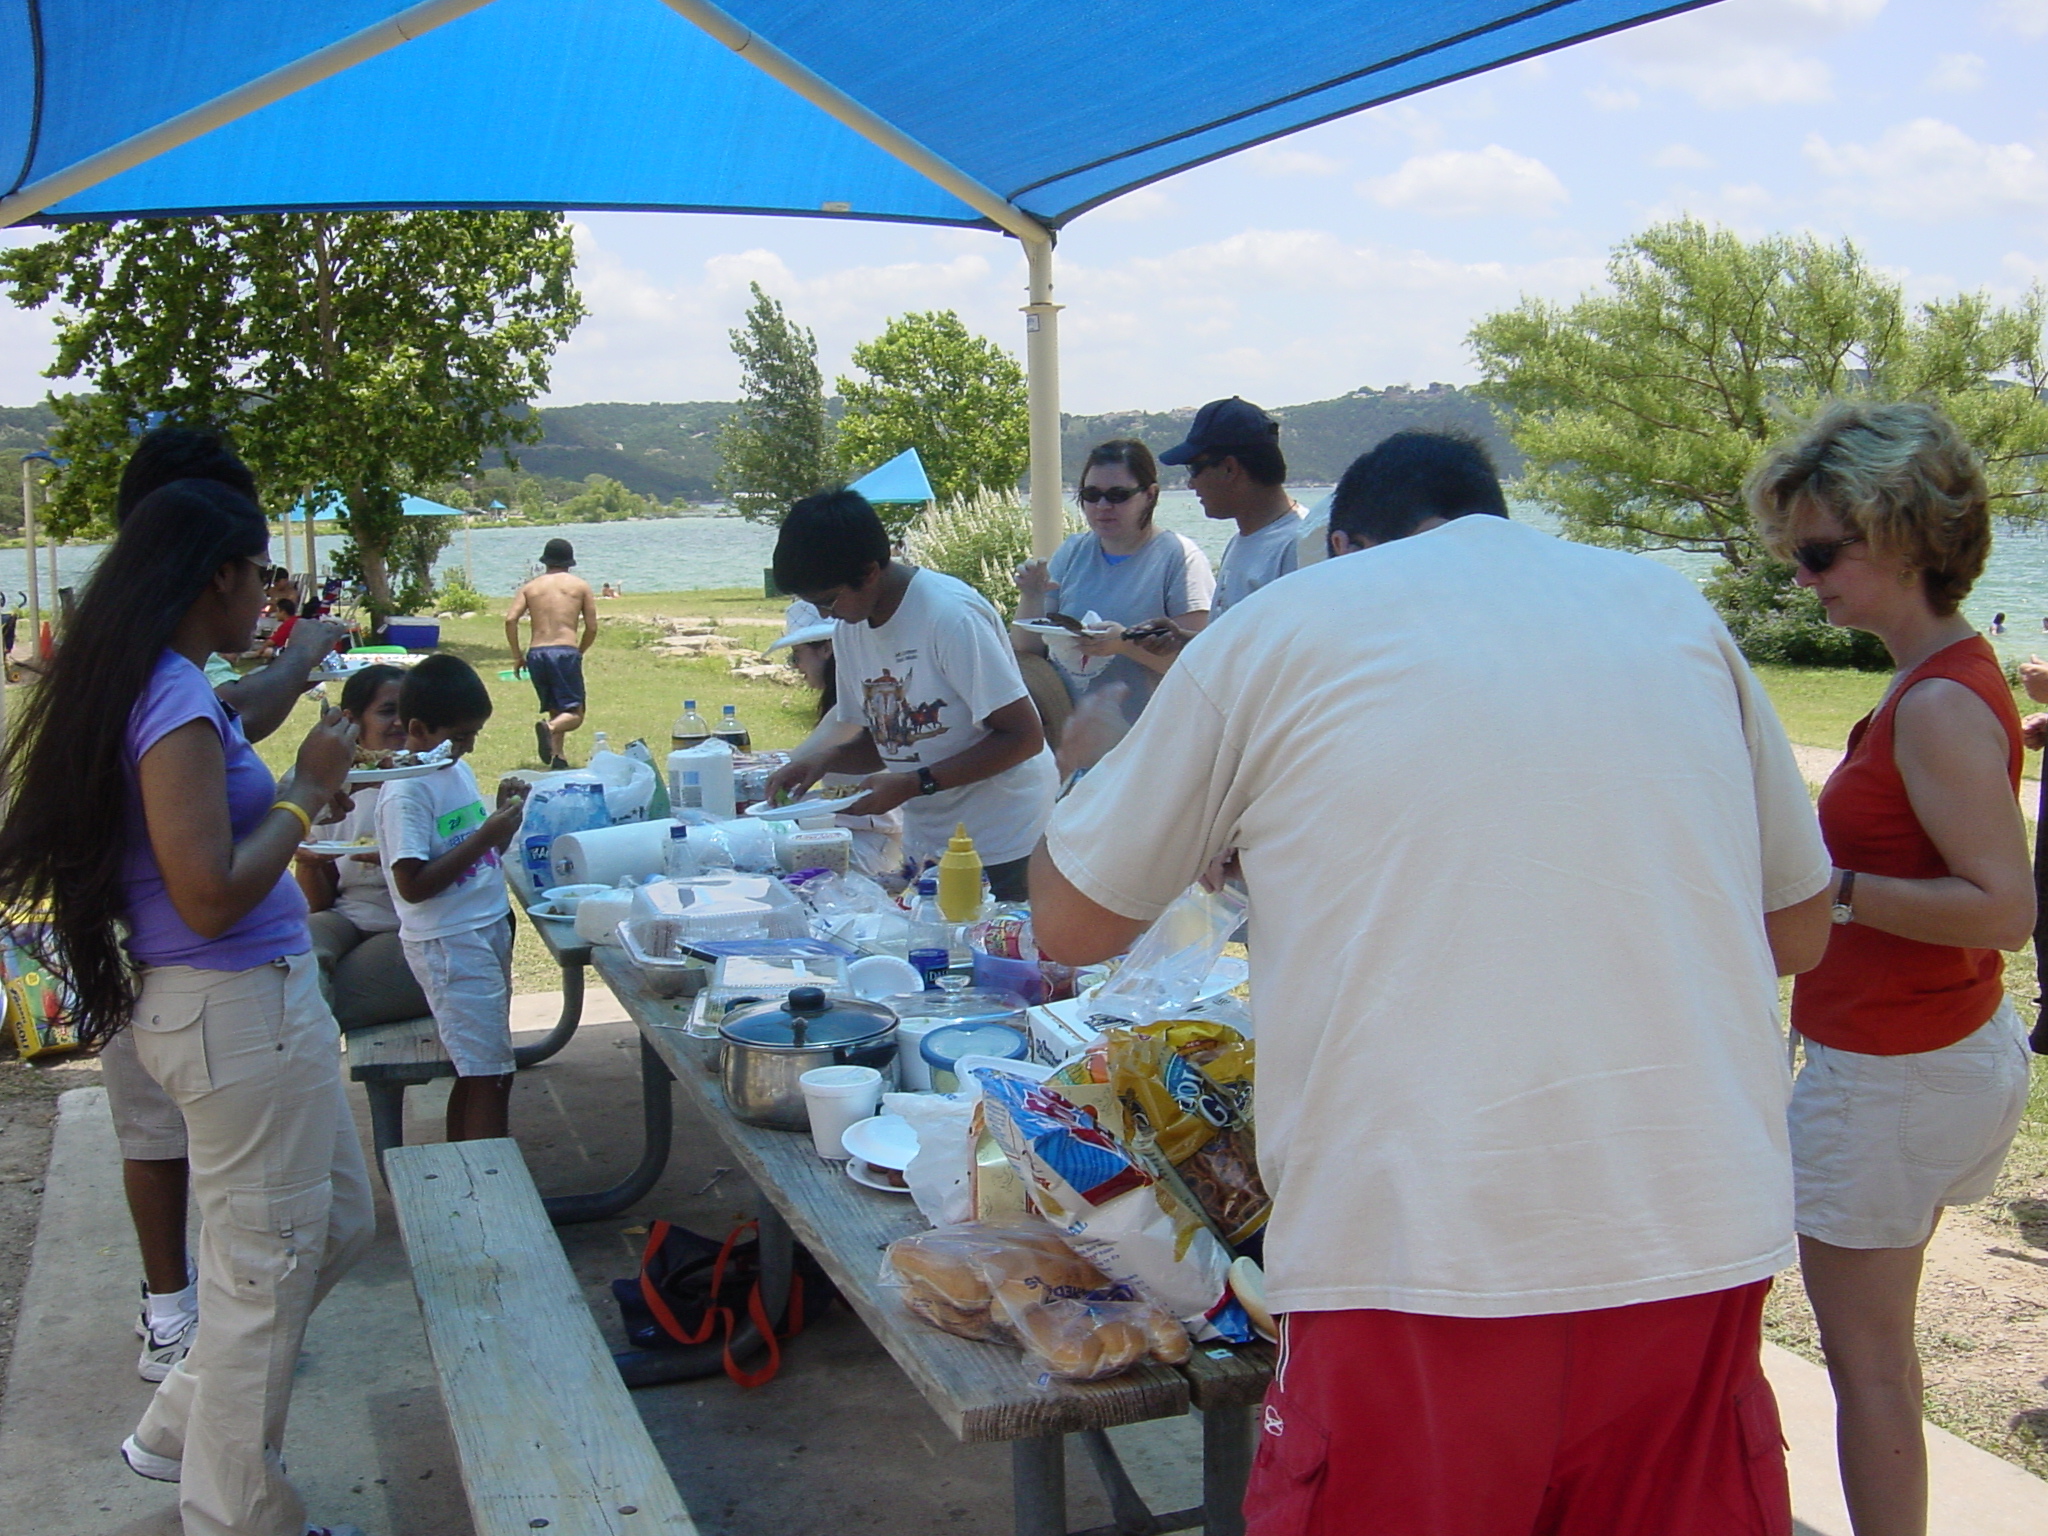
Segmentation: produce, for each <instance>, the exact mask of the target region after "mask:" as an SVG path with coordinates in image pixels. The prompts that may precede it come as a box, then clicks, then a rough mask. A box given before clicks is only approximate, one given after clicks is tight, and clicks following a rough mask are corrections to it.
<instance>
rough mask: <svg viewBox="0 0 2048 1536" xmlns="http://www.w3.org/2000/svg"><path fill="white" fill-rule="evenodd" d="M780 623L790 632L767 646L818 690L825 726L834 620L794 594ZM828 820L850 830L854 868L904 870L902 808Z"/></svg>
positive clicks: (872, 872) (835, 673)
mask: <svg viewBox="0 0 2048 1536" xmlns="http://www.w3.org/2000/svg"><path fill="white" fill-rule="evenodd" d="M783 623H784V625H785V626H786V627H787V631H788V632H787V633H786V634H784V635H783V637H782V638H781V639H780V640H776V641H773V642H771V643H770V644H769V646H768V647H767V649H768V650H769V651H770V652H773V651H779V650H781V649H782V648H783V647H784V646H788V647H789V663H790V665H791V666H793V667H795V668H796V669H797V671H798V672H799V673H800V674H802V676H803V680H804V681H805V682H807V683H809V684H810V685H811V686H812V687H813V688H815V689H817V690H818V727H819V730H821V731H822V730H825V729H826V728H827V727H828V726H829V724H830V722H831V719H832V711H833V709H834V707H836V706H837V704H838V702H839V667H838V664H837V663H836V662H835V661H834V660H833V659H832V621H831V620H830V619H828V618H826V617H825V616H824V615H823V614H822V613H820V612H818V610H817V609H816V608H815V607H813V606H812V605H811V604H809V603H807V602H805V601H804V600H803V599H802V598H798V599H797V600H796V601H795V602H793V603H791V604H790V605H789V608H788V610H787V611H786V612H785V614H784V616H783ZM815 734H816V733H815V732H814V733H813V735H814V736H815ZM809 745H810V740H809V739H808V738H807V739H806V741H805V742H804V745H803V746H799V747H798V748H797V749H796V751H795V752H794V753H793V754H792V755H793V756H796V757H801V756H803V753H804V746H809ZM818 782H819V783H820V784H826V785H833V784H854V783H858V782H859V780H858V779H857V778H849V777H848V776H847V775H845V774H837V773H828V774H826V775H825V777H824V778H822V779H820V780H819V781H818ZM832 821H833V825H835V826H841V827H845V828H846V829H847V830H848V831H850V832H851V833H853V867H854V868H855V869H857V870H859V871H860V872H861V873H862V874H864V875H869V876H872V877H873V878H875V879H878V880H879V879H883V878H886V877H889V876H895V875H901V874H902V873H903V813H902V812H900V811H889V812H887V813H886V814H884V815H881V816H835V817H833V818H832Z"/></svg>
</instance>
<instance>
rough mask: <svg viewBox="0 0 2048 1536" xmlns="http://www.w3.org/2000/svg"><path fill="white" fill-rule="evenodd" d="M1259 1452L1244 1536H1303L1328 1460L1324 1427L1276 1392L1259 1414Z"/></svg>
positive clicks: (1310, 1521) (1254, 1460)
mask: <svg viewBox="0 0 2048 1536" xmlns="http://www.w3.org/2000/svg"><path fill="white" fill-rule="evenodd" d="M1258 1423H1259V1448H1258V1451H1257V1452H1256V1454H1254V1455H1253V1457H1252V1472H1251V1478H1250V1480H1249V1482H1248V1483H1247V1484H1246V1486H1245V1494H1244V1522H1245V1523H1244V1536H1304V1533H1305V1532H1308V1531H1310V1530H1313V1529H1314V1525H1313V1521H1314V1518H1315V1511H1316V1501H1317V1499H1318V1498H1319V1497H1320V1496H1321V1494H1322V1491H1323V1474H1324V1471H1325V1470H1326V1468H1327V1467H1328V1464H1329V1459H1330V1436H1329V1432H1328V1431H1327V1430H1325V1429H1324V1428H1323V1427H1322V1425H1320V1424H1318V1423H1316V1422H1315V1420H1313V1419H1311V1418H1309V1417H1308V1415H1307V1414H1305V1413H1303V1412H1302V1411H1301V1409H1300V1408H1298V1407H1296V1406H1295V1405H1294V1404H1292V1403H1290V1402H1289V1401H1287V1400H1286V1399H1285V1398H1284V1397H1283V1396H1282V1395H1281V1393H1280V1390H1279V1388H1277V1387H1275V1388H1273V1389H1272V1390H1270V1391H1269V1392H1268V1393H1267V1394H1266V1401H1265V1403H1264V1404H1263V1405H1262V1406H1261V1407H1260V1409H1259V1420H1258Z"/></svg>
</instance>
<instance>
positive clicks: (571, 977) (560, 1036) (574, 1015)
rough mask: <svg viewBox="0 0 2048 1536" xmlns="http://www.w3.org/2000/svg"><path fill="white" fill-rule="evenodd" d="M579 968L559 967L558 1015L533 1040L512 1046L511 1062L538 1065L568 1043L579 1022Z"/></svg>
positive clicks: (581, 1010) (580, 1002)
mask: <svg viewBox="0 0 2048 1536" xmlns="http://www.w3.org/2000/svg"><path fill="white" fill-rule="evenodd" d="M583 972H584V967H582V966H580V965H565V966H563V967H562V1015H561V1017H560V1018H558V1019H556V1020H555V1027H554V1028H553V1029H551V1030H549V1031H548V1032H547V1033H546V1034H545V1035H543V1036H541V1037H540V1039H538V1040H536V1041H534V1042H533V1044H531V1045H520V1046H514V1047H513V1049H512V1060H513V1062H514V1064H515V1065H518V1066H522V1067H533V1066H538V1065H539V1064H540V1063H541V1062H544V1061H546V1060H547V1059H548V1058H549V1057H550V1056H552V1055H554V1054H555V1052H557V1051H559V1050H560V1049H561V1048H562V1047H563V1046H565V1045H567V1044H568V1043H569V1037H570V1036H571V1035H573V1034H575V1033H576V1026H577V1025H578V1024H580V1023H582V1022H583Z"/></svg>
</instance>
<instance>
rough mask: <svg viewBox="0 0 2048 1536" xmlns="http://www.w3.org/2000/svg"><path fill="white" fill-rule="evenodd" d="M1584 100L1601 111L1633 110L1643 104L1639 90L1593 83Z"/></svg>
mask: <svg viewBox="0 0 2048 1536" xmlns="http://www.w3.org/2000/svg"><path fill="white" fill-rule="evenodd" d="M1586 100H1587V101H1589V102H1591V103H1592V104H1593V105H1594V106H1595V107H1598V108H1599V109H1600V110H1601V111H1602V112H1633V111H1634V110H1635V109H1636V108H1637V107H1640V106H1641V105H1642V104H1643V98H1642V96H1641V94H1640V93H1639V92H1636V91H1631V90H1625V89H1622V88H1619V87H1616V86H1612V85H1595V86H1591V87H1589V88H1588V89H1587V91H1586Z"/></svg>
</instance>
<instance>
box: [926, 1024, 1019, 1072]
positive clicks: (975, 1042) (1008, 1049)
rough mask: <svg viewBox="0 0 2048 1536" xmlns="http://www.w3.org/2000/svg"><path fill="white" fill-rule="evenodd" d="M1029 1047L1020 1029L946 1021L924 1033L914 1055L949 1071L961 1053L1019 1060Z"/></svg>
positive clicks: (1003, 1059)
mask: <svg viewBox="0 0 2048 1536" xmlns="http://www.w3.org/2000/svg"><path fill="white" fill-rule="evenodd" d="M1030 1048H1031V1045H1030V1042H1029V1041H1028V1040H1026V1039H1025V1038H1024V1032H1023V1031H1022V1030H1020V1029H1012V1028H1011V1027H1010V1026H1009V1025H1007V1024H946V1025H942V1026H940V1027H939V1028H938V1029H935V1030H933V1031H932V1032H931V1033H930V1034H928V1035H926V1036H925V1037H924V1040H923V1041H922V1042H921V1043H920V1045H919V1046H918V1055H920V1056H922V1057H923V1058H924V1059H925V1061H926V1062H927V1063H928V1064H929V1065H931V1066H934V1067H939V1068H942V1069H944V1070H945V1071H948V1072H950V1071H952V1070H953V1063H954V1062H956V1061H958V1060H959V1059H960V1058H961V1057H962V1056H993V1057H995V1058H996V1059H997V1060H998V1061H1022V1060H1023V1059H1024V1056H1025V1053H1026V1052H1027V1051H1029V1050H1030Z"/></svg>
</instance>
